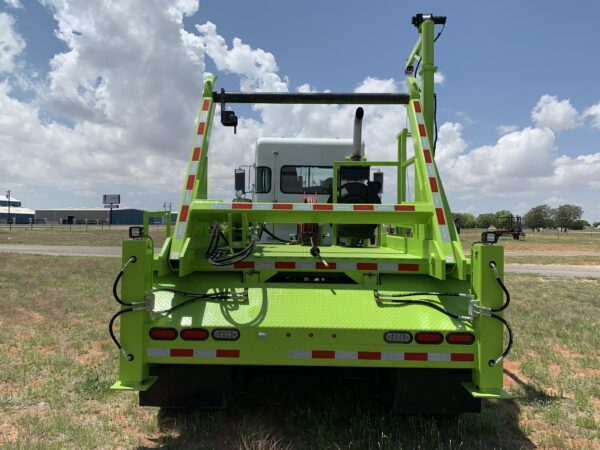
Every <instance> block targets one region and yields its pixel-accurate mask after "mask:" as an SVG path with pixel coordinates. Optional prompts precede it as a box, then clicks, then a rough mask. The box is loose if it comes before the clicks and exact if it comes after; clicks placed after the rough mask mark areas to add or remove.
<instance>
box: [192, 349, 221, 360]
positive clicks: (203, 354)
mask: <svg viewBox="0 0 600 450" xmlns="http://www.w3.org/2000/svg"><path fill="white" fill-rule="evenodd" d="M194 356H195V357H197V358H216V357H217V351H216V350H194Z"/></svg>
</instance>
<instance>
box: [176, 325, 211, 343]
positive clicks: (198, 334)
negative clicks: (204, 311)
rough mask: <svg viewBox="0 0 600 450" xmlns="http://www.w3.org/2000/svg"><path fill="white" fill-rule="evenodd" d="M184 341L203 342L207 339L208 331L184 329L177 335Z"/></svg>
mask: <svg viewBox="0 0 600 450" xmlns="http://www.w3.org/2000/svg"><path fill="white" fill-rule="evenodd" d="M179 335H180V336H181V339H183V340H184V341H205V340H207V339H208V330H205V329H204V328H185V329H183V330H181V333H179Z"/></svg>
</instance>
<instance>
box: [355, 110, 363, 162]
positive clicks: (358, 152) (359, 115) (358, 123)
mask: <svg viewBox="0 0 600 450" xmlns="http://www.w3.org/2000/svg"><path fill="white" fill-rule="evenodd" d="M364 115H365V111H364V109H362V108H361V107H360V106H359V107H358V108H356V113H355V114H354V137H353V139H352V159H353V160H355V161H360V160H362V157H363V156H364V153H363V146H362V119H363V116H364Z"/></svg>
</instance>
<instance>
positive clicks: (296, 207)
mask: <svg viewBox="0 0 600 450" xmlns="http://www.w3.org/2000/svg"><path fill="white" fill-rule="evenodd" d="M310 209H312V204H310V203H299V204H297V205H296V204H294V210H302V211H306V210H310Z"/></svg>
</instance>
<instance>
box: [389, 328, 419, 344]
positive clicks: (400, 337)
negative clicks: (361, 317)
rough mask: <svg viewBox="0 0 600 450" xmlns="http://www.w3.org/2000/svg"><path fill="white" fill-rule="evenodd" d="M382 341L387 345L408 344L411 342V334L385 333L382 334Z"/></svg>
mask: <svg viewBox="0 0 600 450" xmlns="http://www.w3.org/2000/svg"><path fill="white" fill-rule="evenodd" d="M383 339H384V340H385V342H387V343H388V344H409V343H410V342H412V334H410V333H409V332H408V331H387V332H385V333H384V334H383Z"/></svg>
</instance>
